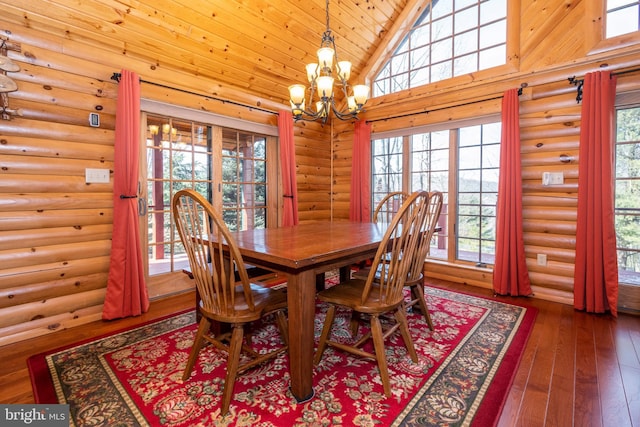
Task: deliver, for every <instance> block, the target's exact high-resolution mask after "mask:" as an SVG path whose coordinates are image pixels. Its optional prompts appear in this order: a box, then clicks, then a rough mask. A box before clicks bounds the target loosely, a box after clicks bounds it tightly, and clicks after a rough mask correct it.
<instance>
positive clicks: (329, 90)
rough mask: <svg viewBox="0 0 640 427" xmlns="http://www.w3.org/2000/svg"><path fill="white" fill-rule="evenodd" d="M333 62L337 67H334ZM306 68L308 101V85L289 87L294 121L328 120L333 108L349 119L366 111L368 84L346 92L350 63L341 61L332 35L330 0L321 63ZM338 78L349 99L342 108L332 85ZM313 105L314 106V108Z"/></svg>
mask: <svg viewBox="0 0 640 427" xmlns="http://www.w3.org/2000/svg"><path fill="white" fill-rule="evenodd" d="M334 65H335V70H334V69H333V67H334ZM306 70H307V79H308V80H309V85H310V87H309V95H308V100H305V92H306V91H307V88H306V87H305V86H304V85H302V84H295V85H291V86H289V98H290V99H289V101H290V103H291V112H292V113H293V118H294V120H295V121H298V120H307V121H315V120H319V121H321V122H322V123H326V122H327V119H328V118H329V113H330V112H331V111H333V114H334V115H335V116H336V117H337V118H339V119H340V120H349V119H352V118H357V115H358V113H359V112H361V111H363V107H364V104H365V103H366V102H367V99H368V98H369V87H368V86H366V85H355V86H353V89H352V90H353V93H352V95H348V93H347V92H348V88H349V83H348V80H349V75H350V74H351V62H349V61H339V60H338V53H337V52H336V44H335V41H334V38H333V36H332V35H331V28H329V0H327V29H326V31H325V32H324V33H323V34H322V42H321V43H320V49H318V62H317V63H311V64H307V67H306ZM334 75H335V77H334ZM336 77H337V80H338V85H339V86H340V88H341V89H342V93H343V95H344V99H346V101H347V105H346V108H343V109H339V108H338V107H337V106H336V101H335V98H334V90H333V85H334V82H335V80H336ZM316 92H317V93H316ZM316 94H317V96H318V101H316V102H315V105H314V96H315V95H316ZM312 107H315V111H313V110H312V109H311V108H312Z"/></svg>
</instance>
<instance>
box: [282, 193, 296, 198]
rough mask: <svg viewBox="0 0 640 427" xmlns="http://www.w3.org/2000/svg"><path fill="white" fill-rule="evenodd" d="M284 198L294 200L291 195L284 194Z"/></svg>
mask: <svg viewBox="0 0 640 427" xmlns="http://www.w3.org/2000/svg"><path fill="white" fill-rule="evenodd" d="M282 197H286V198H287V199H293V195H291V194H283V195H282Z"/></svg>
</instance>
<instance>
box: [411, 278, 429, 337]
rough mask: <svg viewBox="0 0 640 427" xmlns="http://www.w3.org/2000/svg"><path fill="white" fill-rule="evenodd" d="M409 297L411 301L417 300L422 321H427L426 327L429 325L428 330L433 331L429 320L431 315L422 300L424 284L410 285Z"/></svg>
mask: <svg viewBox="0 0 640 427" xmlns="http://www.w3.org/2000/svg"><path fill="white" fill-rule="evenodd" d="M411 295H412V299H414V300H417V302H418V305H420V311H421V312H422V315H423V316H424V319H425V320H426V321H427V325H429V329H431V330H432V331H433V321H432V320H431V315H430V314H429V308H428V307H427V300H426V299H425V298H424V284H423V283H416V284H415V285H412V286H411Z"/></svg>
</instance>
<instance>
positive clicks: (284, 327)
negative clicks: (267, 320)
mask: <svg viewBox="0 0 640 427" xmlns="http://www.w3.org/2000/svg"><path fill="white" fill-rule="evenodd" d="M276 320H277V322H278V329H280V335H281V336H282V340H283V341H284V345H285V346H288V345H289V324H288V323H287V316H285V315H284V312H283V311H282V310H280V311H278V312H277V313H276Z"/></svg>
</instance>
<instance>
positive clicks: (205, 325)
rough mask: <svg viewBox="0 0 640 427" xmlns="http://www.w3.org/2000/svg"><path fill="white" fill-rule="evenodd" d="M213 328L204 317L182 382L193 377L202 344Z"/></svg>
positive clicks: (199, 325)
mask: <svg viewBox="0 0 640 427" xmlns="http://www.w3.org/2000/svg"><path fill="white" fill-rule="evenodd" d="M210 327H211V322H210V321H209V319H207V318H206V317H202V318H201V319H200V323H199V324H198V332H197V333H196V337H195V338H194V340H193V345H192V346H191V352H190V353H189V360H187V366H186V367H185V368H184V373H183V374H182V381H186V380H187V378H189V377H190V376H191V371H192V370H193V366H194V365H195V363H196V360H197V359H198V354H199V353H200V350H201V349H202V344H203V343H204V338H203V337H204V335H205V334H206V333H207V331H209V328H210Z"/></svg>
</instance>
